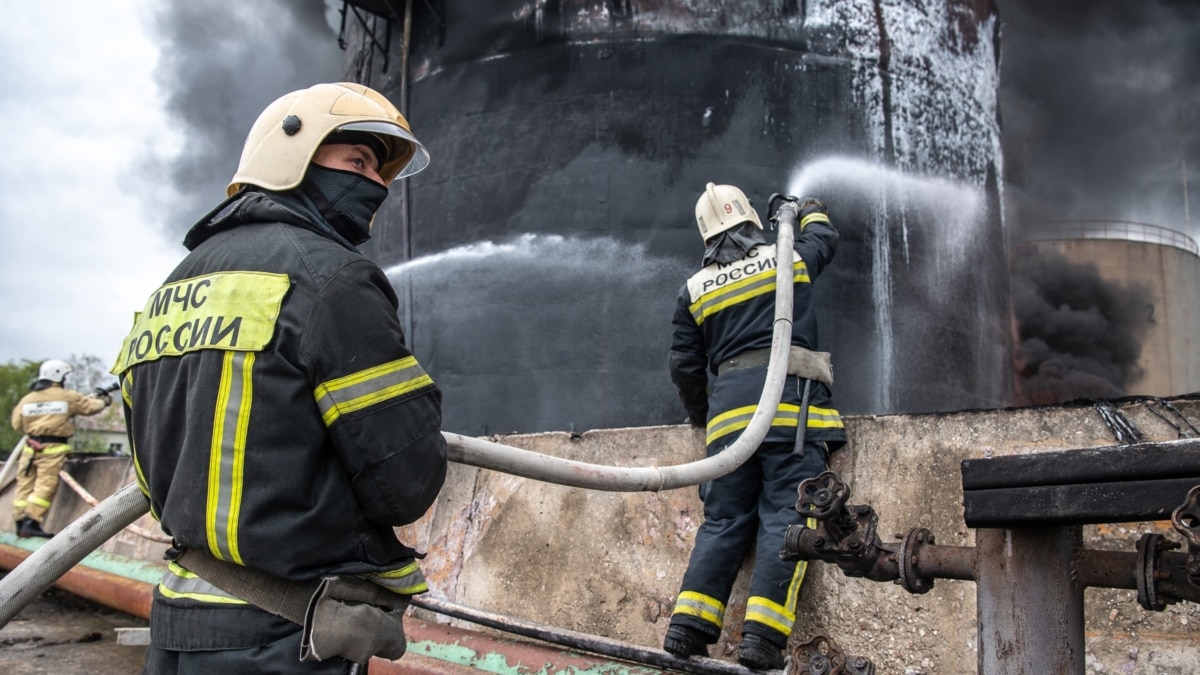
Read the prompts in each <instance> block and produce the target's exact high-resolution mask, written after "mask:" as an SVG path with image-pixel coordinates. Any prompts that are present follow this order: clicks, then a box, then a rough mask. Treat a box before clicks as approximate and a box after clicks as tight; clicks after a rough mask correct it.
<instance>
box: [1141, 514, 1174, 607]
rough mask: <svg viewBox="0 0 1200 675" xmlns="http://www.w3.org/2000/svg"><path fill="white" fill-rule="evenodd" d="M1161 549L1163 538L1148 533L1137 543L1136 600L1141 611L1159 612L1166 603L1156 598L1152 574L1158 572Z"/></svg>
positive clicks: (1156, 593) (1156, 592) (1156, 589)
mask: <svg viewBox="0 0 1200 675" xmlns="http://www.w3.org/2000/svg"><path fill="white" fill-rule="evenodd" d="M1162 547H1163V536H1162V535H1161V534H1154V533H1153V532H1148V533H1146V534H1143V535H1142V536H1141V538H1140V539H1138V543H1137V552H1138V559H1137V574H1136V576H1137V600H1138V604H1139V605H1141V606H1142V609H1146V610H1149V611H1151V612H1161V611H1163V610H1164V609H1166V608H1167V601H1166V600H1164V599H1162V598H1160V597H1159V596H1158V588H1157V587H1156V585H1155V582H1154V573H1155V572H1156V571H1157V570H1158V553H1159V551H1161V550H1162Z"/></svg>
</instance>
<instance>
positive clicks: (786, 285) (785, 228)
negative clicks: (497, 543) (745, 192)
mask: <svg viewBox="0 0 1200 675" xmlns="http://www.w3.org/2000/svg"><path fill="white" fill-rule="evenodd" d="M795 208H796V207H795V205H794V204H792V203H791V202H788V203H785V204H784V205H783V206H781V207H780V209H779V212H778V216H779V217H778V221H779V235H778V238H777V240H776V243H775V263H776V269H775V325H774V332H773V333H772V336H771V360H770V362H769V365H768V366H767V379H766V383H765V384H764V385H763V390H762V395H761V397H760V398H759V399H758V407H757V408H755V410H754V416H753V417H751V418H750V424H749V425H748V426H747V427H746V430H745V431H744V432H742V434H741V436H739V437H738V439H737V440H736V441H734V442H733V445H730V446H729V447H728V448H725V449H724V450H722V451H721V452H719V453H717V454H715V455H713V456H712V457H708V458H706V459H702V460H699V461H695V462H690V463H688V464H678V465H675V466H650V467H618V466H606V465H602V464H587V463H584V462H576V461H572V460H569V459H561V458H559V457H550V456H548V455H543V454H540V453H536V452H531V451H529V450H522V449H520V448H514V447H512V446H508V445H501V444H500V443H493V442H491V441H485V440H482V439H479V438H471V437H468V436H460V435H458V434H452V433H443V434H442V435H443V436H445V437H446V443H447V445H448V446H449V448H448V449H449V456H450V461H452V462H457V463H459V464H467V465H470V466H477V467H480V468H483V469H492V470H494V471H501V472H503V473H509V474H513V475H516V476H523V477H525V478H532V479H535V480H540V481H543V482H547V483H555V484H558V485H568V486H571V487H580V488H588V489H592V490H608V491H612V492H644V491H658V490H672V489H675V488H681V487H686V486H688V485H698V484H700V483H703V482H706V481H710V480H713V479H714V478H719V477H721V476H724V475H726V474H728V473H731V472H733V470H734V469H736V468H738V467H739V466H741V465H742V464H743V463H745V461H746V460H747V459H749V458H750V457H751V456H752V455H753V454H754V451H755V450H757V449H758V446H759V444H761V443H762V440H763V438H765V437H766V435H767V431H769V430H770V428H771V421H772V420H773V419H774V418H775V412H776V410H777V409H778V407H779V401H780V399H781V398H782V397H783V383H784V380H786V379H787V365H788V352H789V351H790V350H791V346H792V294H793V293H792V292H793V288H792V284H793V283H795V282H794V281H793V272H792V253H793V251H792V244H793V241H794V235H793V228H794V226H795V223H796V212H795Z"/></svg>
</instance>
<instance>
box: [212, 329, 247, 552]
mask: <svg viewBox="0 0 1200 675" xmlns="http://www.w3.org/2000/svg"><path fill="white" fill-rule="evenodd" d="M253 372H254V352H234V351H229V352H225V365H224V368H222V371H221V383H220V387H219V390H218V394H217V404H216V413H215V416H214V418H213V438H212V447H211V449H210V451H209V466H208V501H207V505H206V509H207V512H206V516H205V521H206V523H205V525H206V530H207V535H208V549H209V552H210V553H211V554H212V555H213V557H215V558H217V559H218V560H224V561H226V562H233V563H238V564H241V562H242V557H241V553H240V552H239V550H238V541H237V539H238V516H239V515H240V511H241V504H242V490H243V487H244V486H243V484H242V477H243V468H244V466H245V462H246V457H245V456H246V433H247V430H248V427H249V425H250V404H251V402H252V401H253V400H254V396H253V394H254V386H253V379H252V376H253Z"/></svg>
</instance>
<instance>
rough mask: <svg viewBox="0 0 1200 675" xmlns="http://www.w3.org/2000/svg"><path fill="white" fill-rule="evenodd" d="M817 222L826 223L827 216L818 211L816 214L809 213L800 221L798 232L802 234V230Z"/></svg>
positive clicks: (827, 220)
mask: <svg viewBox="0 0 1200 675" xmlns="http://www.w3.org/2000/svg"><path fill="white" fill-rule="evenodd" d="M817 222H820V223H828V222H829V216H827V215H825V214H824V213H821V212H820V211H818V212H816V213H810V214H808V215H807V216H804V217H803V218H801V219H800V231H801V232H803V231H804V228H806V227H808V224H809V223H817Z"/></svg>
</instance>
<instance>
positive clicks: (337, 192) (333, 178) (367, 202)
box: [300, 130, 388, 246]
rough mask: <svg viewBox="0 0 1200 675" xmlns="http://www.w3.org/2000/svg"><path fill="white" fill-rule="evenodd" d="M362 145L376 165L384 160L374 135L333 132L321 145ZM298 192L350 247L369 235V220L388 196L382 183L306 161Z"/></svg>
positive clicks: (382, 147) (381, 145)
mask: <svg viewBox="0 0 1200 675" xmlns="http://www.w3.org/2000/svg"><path fill="white" fill-rule="evenodd" d="M338 144H342V145H365V146H367V147H369V148H371V152H373V153H375V159H376V161H377V162H378V166H380V167H382V166H383V165H384V164H385V163H386V162H387V159H388V153H387V151H388V147H387V145H386V144H384V142H383V141H382V140H380V139H379V137H378V136H376V135H374V134H371V133H367V132H365V131H337V130H335V131H334V132H333V133H331V134H329V135H328V136H326V137H325V140H323V141H321V145H338ZM300 192H301V193H303V194H304V196H305V197H308V199H309V200H311V201H312V205H313V206H315V207H316V208H317V211H318V212H319V213H320V214H321V217H322V218H323V219H324V220H325V222H326V223H328V224H329V225H330V226H331V227H332V228H333V229H334V230H336V231H337V233H338V234H340V235H341V236H342V237H344V238H345V239H346V241H348V242H350V244H351V245H353V246H358V245H359V244H361V243H363V242H365V241H367V240H368V239H370V238H371V219H372V218H374V217H375V212H376V211H378V210H379V207H380V205H382V204H383V200H384V199H386V198H387V196H388V189H387V186H386V185H380V184H379V183H376V182H375V181H373V180H371V179H370V178H367V177H365V176H363V175H361V174H358V173H355V172H353V171H345V170H342V169H330V168H328V167H324V166H320V165H318V164H312V163H310V164H309V165H308V171H306V172H305V174H304V180H303V181H302V182H301V183H300Z"/></svg>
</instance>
